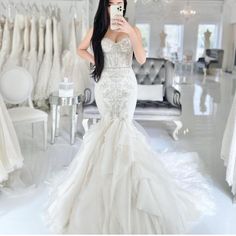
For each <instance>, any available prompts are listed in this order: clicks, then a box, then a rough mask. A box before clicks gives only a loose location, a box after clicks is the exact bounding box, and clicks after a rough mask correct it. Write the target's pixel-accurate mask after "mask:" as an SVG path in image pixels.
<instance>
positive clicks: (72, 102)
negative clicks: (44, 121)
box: [49, 92, 83, 144]
mask: <svg viewBox="0 0 236 236" xmlns="http://www.w3.org/2000/svg"><path fill="white" fill-rule="evenodd" d="M82 97H83V96H82V95H80V94H76V93H74V94H73V95H72V96H70V97H61V96H59V92H54V93H52V94H51V95H50V97H49V103H50V108H51V114H52V118H51V125H52V130H51V144H54V143H55V136H59V126H60V110H61V107H62V106H68V107H70V120H71V124H70V144H74V142H75V131H76V123H77V122H76V121H77V114H76V108H77V106H78V105H79V104H82Z"/></svg>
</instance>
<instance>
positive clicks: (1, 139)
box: [0, 95, 23, 183]
mask: <svg viewBox="0 0 236 236" xmlns="http://www.w3.org/2000/svg"><path fill="white" fill-rule="evenodd" d="M22 166H23V157H22V154H21V150H20V146H19V143H18V139H17V136H16V133H15V129H14V127H13V124H12V121H11V118H10V117H9V114H8V111H7V109H6V106H5V104H4V102H3V99H2V96H1V95H0V183H2V182H3V181H6V180H7V179H8V175H9V173H11V172H13V171H14V170H16V169H19V168H21V167H22Z"/></svg>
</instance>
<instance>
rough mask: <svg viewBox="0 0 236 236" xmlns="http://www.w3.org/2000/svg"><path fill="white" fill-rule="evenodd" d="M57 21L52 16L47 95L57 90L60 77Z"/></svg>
mask: <svg viewBox="0 0 236 236" xmlns="http://www.w3.org/2000/svg"><path fill="white" fill-rule="evenodd" d="M58 43H59V42H58V21H57V19H56V18H55V17H53V62H52V68H51V72H50V76H49V80H48V87H47V97H49V96H50V94H51V93H52V92H55V91H58V89H59V83H60V81H61V80H62V78H61V55H60V49H59V44H58Z"/></svg>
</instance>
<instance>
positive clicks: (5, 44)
mask: <svg viewBox="0 0 236 236" xmlns="http://www.w3.org/2000/svg"><path fill="white" fill-rule="evenodd" d="M12 30H13V24H12V23H11V22H10V21H9V20H8V19H6V22H5V24H4V29H3V39H2V48H1V51H0V71H1V70H3V68H4V65H5V63H6V61H7V58H8V56H9V54H10V52H11V47H12Z"/></svg>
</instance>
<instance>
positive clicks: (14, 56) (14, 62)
mask: <svg viewBox="0 0 236 236" xmlns="http://www.w3.org/2000/svg"><path fill="white" fill-rule="evenodd" d="M24 28H25V19H24V16H23V15H20V14H18V15H16V16H15V22H14V29H13V39H12V48H11V53H10V55H9V57H8V59H7V62H6V64H5V65H4V69H6V70H8V69H11V68H12V67H14V66H21V65H22V52H23V48H24V42H23V41H24Z"/></svg>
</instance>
